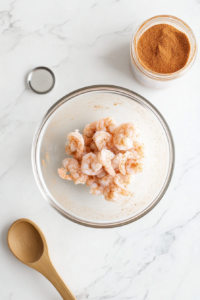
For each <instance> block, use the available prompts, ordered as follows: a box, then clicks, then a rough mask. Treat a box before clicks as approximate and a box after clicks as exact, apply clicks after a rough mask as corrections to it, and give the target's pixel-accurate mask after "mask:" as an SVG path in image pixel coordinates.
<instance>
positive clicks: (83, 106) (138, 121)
mask: <svg viewBox="0 0 200 300" xmlns="http://www.w3.org/2000/svg"><path fill="white" fill-rule="evenodd" d="M108 116H113V117H114V119H115V120H116V121H117V123H118V124H120V123H124V122H132V123H133V124H134V125H136V127H137V128H138V129H139V132H140V135H141V140H142V142H143V144H144V145H145V159H144V169H143V171H142V173H139V174H137V176H135V179H134V180H133V182H132V183H131V186H130V190H131V191H132V193H131V196H129V197H128V198H124V197H123V199H122V200H120V201H119V202H117V203H113V202H107V201H105V200H104V198H103V196H98V197H97V196H94V195H90V194H88V187H87V186H84V185H83V186H82V185H78V186H75V185H74V183H73V182H68V181H64V180H62V179H61V178H59V177H58V174H57V169H58V168H59V166H60V161H62V160H63V159H64V158H65V157H66V154H65V151H64V146H63V143H64V141H63V137H67V134H68V133H69V132H71V131H73V130H74V128H80V132H82V131H83V128H84V126H85V124H88V123H92V122H93V121H95V120H99V119H101V118H105V117H108ZM46 157H48V159H46ZM42 160H44V162H45V165H43V164H42ZM37 166H38V169H39V173H40V177H41V181H42V184H43V186H44V188H45V192H46V193H47V194H48V197H50V198H51V199H52V201H53V202H54V203H56V205H58V206H59V207H61V208H62V209H64V210H65V211H66V212H67V213H68V214H70V215H71V216H75V217H76V218H79V219H81V220H86V221H88V222H90V221H91V222H92V221H95V223H98V222H99V223H104V222H107V223H109V222H110V223H112V222H113V221H115V222H118V221H122V220H125V219H127V218H130V217H132V216H135V215H137V214H138V213H139V212H140V211H142V210H144V209H146V208H147V207H148V206H149V205H150V204H151V203H152V202H153V201H155V198H156V197H157V196H158V195H159V193H160V192H161V190H162V188H163V185H164V182H165V180H166V175H167V173H168V172H169V146H168V142H167V138H166V134H165V132H164V130H163V128H162V126H161V124H160V122H159V121H158V119H157V118H156V117H155V115H154V114H153V113H152V112H151V111H150V110H149V109H148V108H146V107H145V106H143V105H142V104H140V103H138V102H137V101H133V100H132V99H129V98H128V97H125V96H122V95H118V94H114V93H108V92H91V93H87V94H85V95H80V96H77V97H76V98H73V99H72V100H70V101H67V102H65V103H64V104H63V105H62V106H60V107H59V108H58V109H57V110H56V111H55V112H54V113H53V114H52V115H51V117H50V118H49V120H48V122H47V123H46V124H45V126H44V127H43V130H42V134H41V136H40V139H39V145H38V149H37Z"/></svg>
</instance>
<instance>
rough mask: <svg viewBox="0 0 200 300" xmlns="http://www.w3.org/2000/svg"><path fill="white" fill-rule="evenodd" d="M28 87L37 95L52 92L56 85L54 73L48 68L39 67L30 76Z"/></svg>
mask: <svg viewBox="0 0 200 300" xmlns="http://www.w3.org/2000/svg"><path fill="white" fill-rule="evenodd" d="M27 81H28V85H29V87H30V89H31V90H32V91H33V92H35V93H37V94H46V93H48V92H50V91H51V90H52V89H53V87H54V85H55V76H54V73H53V72H52V71H51V70H50V69H48V68H46V67H38V68H35V69H33V70H32V71H31V72H30V73H29V74H28V78H27Z"/></svg>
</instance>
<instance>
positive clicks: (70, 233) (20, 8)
mask: <svg viewBox="0 0 200 300" xmlns="http://www.w3.org/2000/svg"><path fill="white" fill-rule="evenodd" d="M157 14H171V15H175V16H177V17H180V18H181V19H183V20H184V21H185V22H186V23H188V24H189V25H190V26H191V27H192V29H193V30H194V32H195V34H196V37H197V40H198V43H199V44H200V2H199V1H198V0H193V1H191V0H184V1H181V0H165V1H159V0H151V1H148V0H144V1H136V0H119V1H113V0H112V1H111V0H103V1H97V0H85V1H81V0H77V1H74V0H34V1H31V0H14V1H10V0H1V1H0V95H1V100H0V123H1V125H0V129H1V136H0V139H1V147H0V157H1V168H0V191H1V192H0V193H1V208H0V234H1V243H0V261H1V267H0V299H1V300H9V299H10V300H25V299H29V300H35V299H37V300H43V299H48V300H56V299H61V298H60V296H59V294H58V293H57V291H56V290H55V289H54V287H53V286H51V284H50V283H49V282H47V280H46V279H45V278H43V277H42V275H40V274H39V273H37V272H35V271H33V270H32V269H29V268H28V267H27V266H25V265H23V264H21V263H20V262H19V261H18V260H17V259H16V258H15V257H14V256H13V255H12V254H11V253H10V251H9V249H8V246H7V242H6V236H7V231H8V228H9V226H10V224H11V223H12V222H13V221H15V220H16V219H18V218H22V217H25V218H29V219H31V220H32V221H34V222H35V223H37V224H38V226H40V228H41V230H42V231H43V232H44V234H45V236H46V239H47V241H48V244H49V250H50V255H51V258H52V261H53V263H54V265H55V268H56V269H57V271H58V273H59V274H60V275H61V276H62V278H63V280H64V281H65V282H66V283H67V284H68V286H69V287H70V289H71V290H72V291H73V293H74V294H75V296H76V298H77V299H78V300H85V299H90V300H103V299H104V300H105V299H109V300H128V299H131V300H161V299H162V300H188V299H191V300H199V299H200V283H199V280H200V279H199V278H200V183H199V178H200V139H199V133H200V118H199V113H200V92H199V91H200V64H199V58H198V57H197V60H196V62H195V65H194V66H193V68H192V69H191V71H190V72H189V74H188V75H187V76H185V77H184V78H182V80H181V81H180V82H179V83H178V84H177V85H175V86H173V87H171V88H169V89H166V90H154V89H149V88H146V87H143V86H142V85H140V84H139V83H137V82H136V80H135V79H134V77H133V76H132V74H131V70H130V67H129V43H130V39H131V35H132V33H133V32H134V30H135V29H136V28H137V26H138V25H139V24H140V23H141V22H143V21H144V20H146V19H147V18H150V17H152V16H155V15H157ZM41 65H43V66H46V67H50V68H51V69H52V70H53V72H54V73H55V76H56V79H57V83H56V86H55V88H54V89H53V91H52V92H50V93H49V94H46V95H37V94H34V93H33V92H31V91H30V90H29V89H28V88H27V86H26V76H27V73H28V72H29V71H30V70H31V69H32V68H34V67H37V66H41ZM94 84H114V85H119V86H122V87H125V88H129V89H131V90H133V91H135V92H137V93H139V94H141V95H142V96H144V97H145V98H147V99H148V100H149V101H151V102H152V103H153V104H154V105H155V106H156V107H157V108H158V109H159V110H160V111H161V113H162V114H163V116H164V117H165V119H166V120H167V122H168V124H169V126H170V128H171V131H172V134H173V137H174V140H175V147H176V165H175V172H174V176H173V179H172V182H171V184H170V187H169V189H168V191H167V193H166V194H165V196H164V198H163V199H162V201H161V202H160V203H159V204H158V205H157V206H156V207H155V208H154V209H153V210H152V211H151V212H150V213H149V214H148V215H146V216H145V217H143V218H142V219H140V220H139V221H137V222H135V223H133V224H130V225H127V226H125V227H121V228H115V229H107V230H99V229H92V228H85V227H82V226H80V225H77V224H74V223H72V222H70V221H68V220H66V219H64V218H63V217H61V216H60V215H59V214H58V213H56V211H54V210H53V209H52V208H51V207H50V206H49V205H48V204H47V202H46V201H45V200H44V199H43V197H42V195H41V194H40V192H39V190H38V188H37V186H36V183H35V181H34V178H33V174H32V168H31V159H30V153H31V142H32V138H33V134H34V131H35V129H36V127H37V124H38V123H39V121H40V119H41V118H42V116H43V115H44V114H45V112H46V111H47V109H48V108H49V107H50V106H51V105H52V104H53V103H54V102H55V101H57V100H58V99H60V98H61V97H62V96H64V95H65V94H67V93H69V92H71V91H73V90H75V89H78V88H81V87H84V86H88V85H94Z"/></svg>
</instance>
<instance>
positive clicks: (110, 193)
mask: <svg viewBox="0 0 200 300" xmlns="http://www.w3.org/2000/svg"><path fill="white" fill-rule="evenodd" d="M103 194H104V197H105V199H106V200H107V201H117V200H119V199H120V196H129V194H130V192H129V191H127V190H125V189H123V188H121V187H119V186H117V185H116V184H112V185H111V186H107V187H105V188H104V191H103Z"/></svg>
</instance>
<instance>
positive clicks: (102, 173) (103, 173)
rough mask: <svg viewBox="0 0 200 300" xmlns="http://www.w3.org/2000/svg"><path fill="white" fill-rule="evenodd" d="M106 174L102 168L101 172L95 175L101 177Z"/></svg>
mask: <svg viewBox="0 0 200 300" xmlns="http://www.w3.org/2000/svg"><path fill="white" fill-rule="evenodd" d="M106 174H107V172H106V171H105V170H104V169H103V168H102V171H101V173H99V174H98V175H97V177H98V178H102V177H104V176H106Z"/></svg>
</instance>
